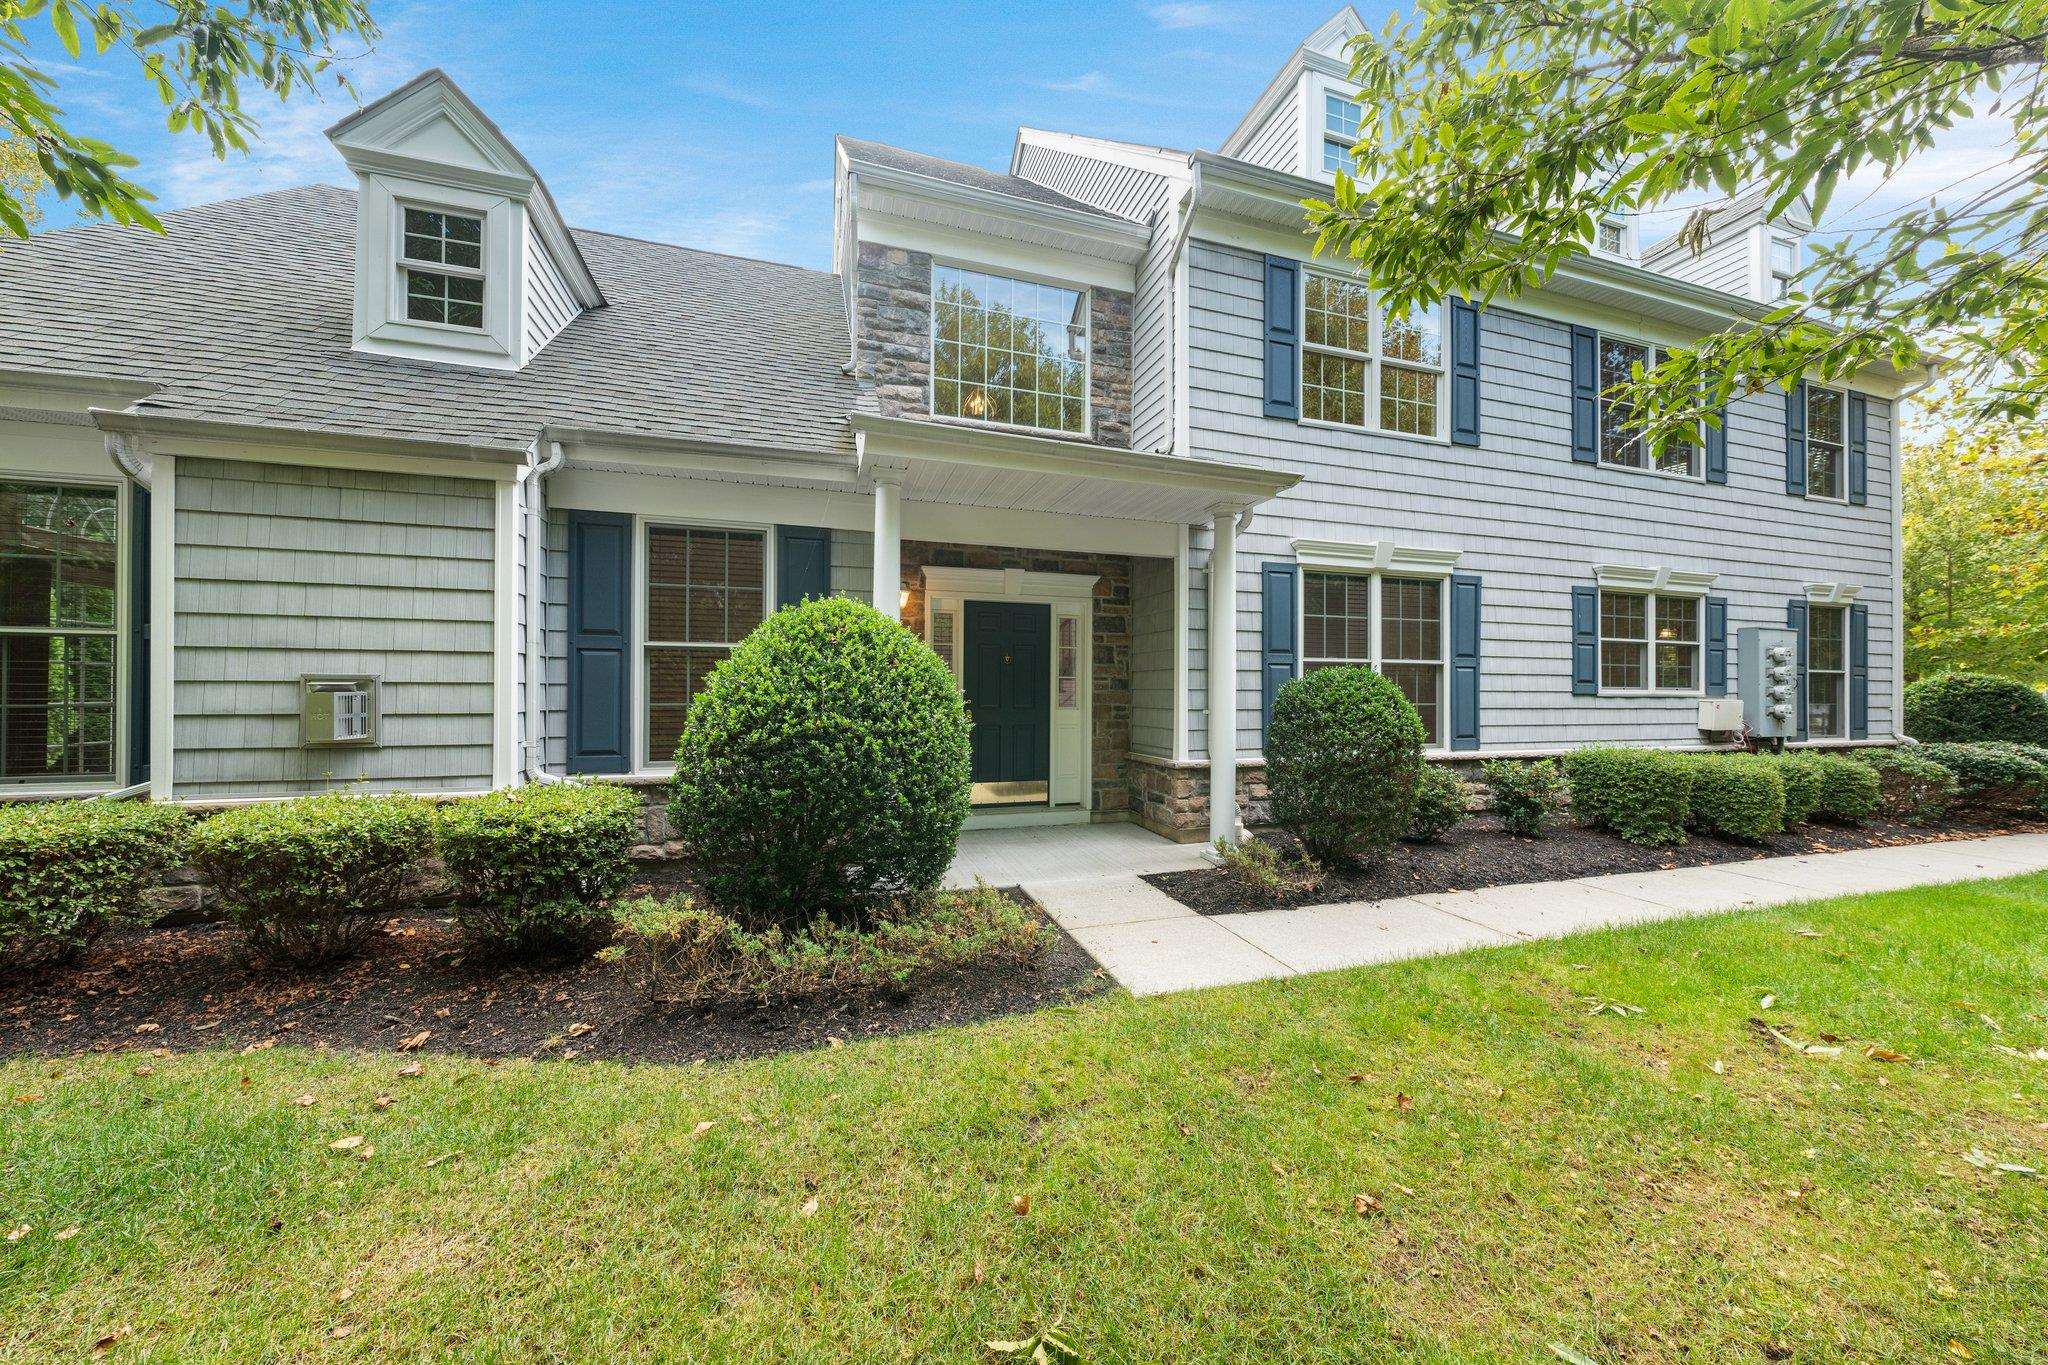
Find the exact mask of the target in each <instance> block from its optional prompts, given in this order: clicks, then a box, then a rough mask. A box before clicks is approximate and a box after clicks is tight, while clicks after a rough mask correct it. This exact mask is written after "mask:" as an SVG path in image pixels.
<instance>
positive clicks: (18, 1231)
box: [7, 1223, 35, 1242]
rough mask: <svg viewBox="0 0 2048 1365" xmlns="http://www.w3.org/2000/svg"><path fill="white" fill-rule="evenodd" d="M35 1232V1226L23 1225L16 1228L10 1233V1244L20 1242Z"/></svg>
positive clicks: (8, 1238)
mask: <svg viewBox="0 0 2048 1365" xmlns="http://www.w3.org/2000/svg"><path fill="white" fill-rule="evenodd" d="M34 1231H35V1226H34V1225H33V1224H31V1223H23V1224H22V1225H21V1226H20V1227H18V1228H14V1229H12V1230H10V1231H9V1232H8V1234H7V1240H8V1241H10V1242H19V1241H20V1240H21V1239H22V1238H24V1237H26V1236H28V1235H29V1234H30V1233H31V1232H34Z"/></svg>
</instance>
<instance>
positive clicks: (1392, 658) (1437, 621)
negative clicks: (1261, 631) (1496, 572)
mask: <svg viewBox="0 0 2048 1365" xmlns="http://www.w3.org/2000/svg"><path fill="white" fill-rule="evenodd" d="M1301 590H1302V591H1301V667H1302V671H1303V672H1310V671H1313V670H1315V669H1318V668H1332V667H1338V666H1342V665H1351V666H1354V667H1362V668H1371V669H1376V670H1377V671H1378V672H1380V673H1381V674H1383V675H1384V676H1385V677H1386V679H1387V680H1388V681H1389V682H1391V683H1393V684H1394V686H1396V687H1398V688H1400V689H1401V694H1402V695H1403V696H1405V697H1407V698H1408V700H1409V701H1411V702H1413V703H1414V704H1415V709H1416V711H1417V712H1418V713H1419V714H1420V715H1421V716H1422V729H1423V735H1424V742H1425V743H1426V744H1428V745H1429V746H1430V747H1431V748H1440V747H1442V745H1443V743H1444V733H1443V722H1444V714H1443V713H1444V692H1445V680H1444V666H1445V661H1444V638H1445V635H1446V633H1447V632H1446V631H1445V629H1444V605H1445V603H1444V597H1445V594H1444V585H1443V581H1442V580H1441V579H1435V578H1398V577H1395V576H1393V575H1391V574H1367V573H1331V572H1323V571H1319V570H1313V569H1311V570H1306V571H1304V572H1303V573H1302V575H1301ZM1375 618H1377V620H1378V622H1379V629H1378V630H1377V632H1375V630H1374V629H1373V622H1374V620H1375Z"/></svg>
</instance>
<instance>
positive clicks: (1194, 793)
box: [1125, 754, 1270, 844]
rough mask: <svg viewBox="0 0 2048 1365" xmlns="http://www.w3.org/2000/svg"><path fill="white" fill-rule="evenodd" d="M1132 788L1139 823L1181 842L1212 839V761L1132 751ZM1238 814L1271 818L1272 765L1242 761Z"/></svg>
mask: <svg viewBox="0 0 2048 1365" xmlns="http://www.w3.org/2000/svg"><path fill="white" fill-rule="evenodd" d="M1125 771H1126V773H1127V775H1128V778H1129V781H1130V787H1131V812H1132V814H1133V815H1134V816H1135V817H1136V818H1137V821H1138V823H1139V824H1141V825H1143V826H1144V827H1145V828H1146V829H1149V830H1151V831H1152V832H1153V833H1154V834H1158V835H1162V836H1164V837H1165V838H1168V839H1172V840H1173V841H1174V842H1176V843H1182V844H1200V843H1206V842H1208V839H1209V762H1208V760H1207V759H1196V760H1189V761H1183V762H1175V761H1174V760H1172V759H1166V758H1153V757H1151V756H1149V755H1147V754H1132V755H1131V756H1130V758H1129V760H1128V762H1127V763H1126V765H1125ZM1237 813H1238V819H1239V820H1241V821H1243V822H1244V823H1245V824H1246V825H1247V826H1252V825H1263V824H1266V823H1267V822H1268V820H1269V819H1270V815H1269V811H1268V802H1267V797H1266V765H1265V764H1263V763H1240V764H1238V765H1237Z"/></svg>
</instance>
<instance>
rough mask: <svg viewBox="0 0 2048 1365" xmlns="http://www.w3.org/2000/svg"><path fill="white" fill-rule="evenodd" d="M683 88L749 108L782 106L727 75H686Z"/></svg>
mask: <svg viewBox="0 0 2048 1365" xmlns="http://www.w3.org/2000/svg"><path fill="white" fill-rule="evenodd" d="M680 84H681V85H682V87H683V89H685V90H688V91H689V92H690V93H692V94H695V95H704V96H707V97H708V98H711V99H715V100H724V101H725V102H726V103H728V104H737V105H742V106H744V107H745V108H748V109H776V108H780V107H781V106H780V105H778V104H777V103H776V102H775V101H774V100H772V99H770V98H769V97H768V96H766V95H764V94H762V93H761V92H760V91H758V90H750V89H748V88H747V87H746V86H744V85H741V84H740V83H739V82H738V81H735V80H731V79H729V78H728V77H725V76H685V77H683V78H682V81H681V82H680Z"/></svg>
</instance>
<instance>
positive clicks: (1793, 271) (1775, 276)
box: [1771, 237, 1799, 299]
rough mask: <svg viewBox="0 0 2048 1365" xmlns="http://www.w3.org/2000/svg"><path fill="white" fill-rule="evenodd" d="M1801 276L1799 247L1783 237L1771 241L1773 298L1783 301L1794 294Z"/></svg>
mask: <svg viewBox="0 0 2048 1365" xmlns="http://www.w3.org/2000/svg"><path fill="white" fill-rule="evenodd" d="M1798 274H1799V246H1798V244H1797V243H1795V242H1788V241H1786V240H1785V239H1784V238H1782V237H1773V238H1772V239H1771V297H1772V298H1774V299H1782V298H1784V297H1785V296H1786V295H1787V294H1790V293H1791V292H1792V281H1793V279H1794V278H1796V277H1797V276H1798Z"/></svg>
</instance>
